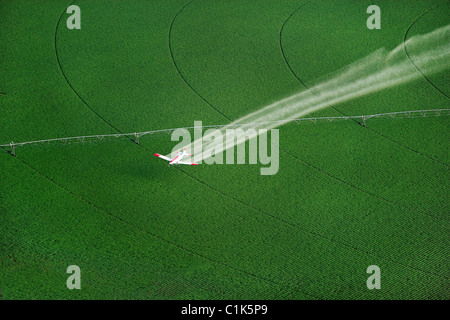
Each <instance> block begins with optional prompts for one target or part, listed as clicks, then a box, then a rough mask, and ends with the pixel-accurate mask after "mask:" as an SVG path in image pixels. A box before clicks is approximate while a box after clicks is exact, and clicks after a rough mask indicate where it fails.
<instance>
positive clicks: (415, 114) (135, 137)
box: [0, 109, 450, 155]
mask: <svg viewBox="0 0 450 320" xmlns="http://www.w3.org/2000/svg"><path fill="white" fill-rule="evenodd" d="M448 115H450V109H432V110H413V111H399V112H388V113H378V114H369V115H359V116H339V117H317V118H301V119H292V120H290V122H295V123H297V124H301V123H304V122H313V123H317V122H324V121H325V122H333V121H339V120H350V119H354V120H361V124H363V125H364V126H365V124H366V121H367V120H369V119H374V118H378V119H385V118H394V119H395V118H420V117H438V116H448ZM276 122H285V120H280V121H267V122H258V123H249V124H242V123H240V124H236V125H233V124H227V125H209V126H201V127H184V128H172V129H159V130H152V131H144V132H133V133H113V134H97V135H89V136H78V137H65V138H53V139H45V140H35V141H26V142H18V143H16V142H12V141H11V142H10V143H8V144H3V145H0V147H2V148H10V153H11V154H13V155H15V148H16V147H21V146H25V145H30V144H39V143H52V142H60V143H73V142H88V141H101V140H105V139H109V138H120V137H126V138H128V139H130V140H132V141H134V142H135V143H139V138H140V137H142V136H145V135H149V134H154V133H161V132H165V133H168V134H170V133H171V132H173V131H175V130H177V129H187V130H189V129H198V128H202V129H203V128H223V127H233V126H235V127H239V126H243V125H248V126H251V125H262V124H273V123H276Z"/></svg>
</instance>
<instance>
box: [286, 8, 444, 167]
mask: <svg viewBox="0 0 450 320" xmlns="http://www.w3.org/2000/svg"><path fill="white" fill-rule="evenodd" d="M310 2H311V1H309V2H307V3H304V4H302V5H301V6H300V7H298V8H297V9H295V10H294V11H293V12H292V13H291V14H290V15H289V16H288V17H287V18H286V20H285V21H284V23H283V25H282V26H281V29H280V33H279V39H280V49H281V54H282V56H283V60H284V62H285V63H286V66H287V67H288V69H289V71H290V72H291V73H292V75H293V76H294V77H295V78H296V79H297V81H298V82H299V83H300V84H301V85H302V86H303V87H305V89H307V90H311V88H310V87H309V86H307V85H306V83H305V82H304V81H303V80H302V79H300V77H299V76H298V75H297V74H296V73H295V72H294V70H293V69H292V67H291V65H290V63H289V61H288V60H287V58H286V54H285V52H284V48H283V43H282V35H283V30H284V27H285V25H286V24H287V22H288V21H289V20H290V18H291V17H292V16H293V15H294V14H295V13H296V12H297V11H299V10H300V9H301V8H303V7H304V6H305V5H306V4H308V3H310ZM422 16H423V15H422ZM405 39H406V34H405ZM405 50H406V47H405ZM408 57H409V56H408ZM410 60H411V59H410ZM411 62H412V61H411ZM418 70H419V69H418ZM419 72H420V70H419ZM427 80H428V79H427ZM430 83H431V82H430ZM433 86H434V85H433ZM438 90H439V89H438ZM329 107H330V108H332V109H333V110H335V111H336V112H338V113H340V114H341V115H343V116H348V115H347V114H345V113H344V112H342V111H340V110H339V109H337V108H336V107H335V106H332V105H329ZM351 120H352V121H353V122H354V123H356V124H358V125H360V126H362V127H365V128H367V129H368V130H370V131H371V132H373V133H375V134H377V135H378V136H380V137H382V138H384V139H387V140H389V141H391V142H392V143H394V144H397V145H398V146H400V147H402V148H404V149H406V150H409V151H412V152H414V153H416V154H418V155H420V156H423V157H425V158H427V159H429V160H431V161H433V162H436V163H439V164H441V165H444V166H447V167H450V165H448V164H447V163H445V162H443V161H441V160H439V159H438V158H437V157H435V156H431V155H428V154H426V153H423V152H421V151H418V150H416V149H414V148H412V147H410V146H408V145H405V144H403V143H401V142H400V141H398V140H395V139H393V138H391V137H388V136H386V135H384V134H382V133H381V132H379V131H377V130H375V129H373V128H369V127H368V126H363V125H362V124H361V123H360V122H359V121H357V120H356V119H351Z"/></svg>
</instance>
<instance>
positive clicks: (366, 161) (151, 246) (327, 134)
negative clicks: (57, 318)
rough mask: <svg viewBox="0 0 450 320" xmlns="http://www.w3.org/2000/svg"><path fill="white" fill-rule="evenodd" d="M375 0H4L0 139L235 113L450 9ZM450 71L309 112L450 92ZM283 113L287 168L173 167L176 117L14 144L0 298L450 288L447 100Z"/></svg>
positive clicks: (6, 177) (440, 295) (396, 294)
mask: <svg viewBox="0 0 450 320" xmlns="http://www.w3.org/2000/svg"><path fill="white" fill-rule="evenodd" d="M373 2H374V1H368V0H367V1H366V0H358V1H357V0H341V1H332V0H311V1H302V0H282V1H273V0H258V1H255V0H248V1H244V0H230V1H224V0H193V1H190V0H170V1H143V0H121V1H106V0H96V1H87V0H79V1H78V0H76V1H55V0H46V1H44V0H42V1H34V2H31V1H22V0H21V1H12V0H3V1H0V144H2V145H3V144H5V145H7V144H9V143H10V141H14V142H16V143H19V142H26V141H33V140H40V139H51V138H62V137H76V136H83V135H98V134H119V133H129V132H142V131H148V130H156V129H166V128H179V127H192V126H193V125H194V121H202V122H203V125H218V124H228V123H230V122H231V121H234V120H237V119H239V118H241V117H243V116H245V115H247V114H249V113H250V112H253V111H256V110H259V109H261V108H262V107H264V106H266V105H269V104H271V103H273V102H276V101H279V100H280V99H283V98H286V97H289V96H291V95H293V94H296V93H299V92H302V91H307V90H310V89H311V88H312V87H314V85H316V84H318V83H320V81H321V79H324V77H327V76H328V75H330V74H333V73H334V72H337V71H338V70H341V69H342V68H344V67H346V66H347V65H350V64H351V63H353V62H354V61H357V60H359V59H361V58H364V57H366V56H367V55H369V54H371V53H372V52H374V51H376V50H377V49H379V48H385V49H386V50H388V51H390V50H392V49H394V48H395V47H397V46H399V45H402V46H403V45H404V44H405V41H407V40H408V39H410V38H411V37H414V36H415V35H420V34H425V33H428V32H431V31H433V30H435V29H437V28H440V27H444V26H446V25H447V24H449V10H450V3H449V2H448V1H444V0H433V1H431V0H427V1H425V0H420V1H419V0H416V1H406V0H397V1H392V0H378V1H376V2H374V3H373ZM72 4H74V5H77V6H78V7H79V8H80V12H81V29H69V28H68V27H67V20H68V19H69V17H70V16H71V14H70V13H67V12H66V9H67V8H68V7H69V5H72ZM372 4H376V5H377V6H379V7H380V9H381V29H373V30H371V29H369V28H368V27H367V26H366V21H367V19H368V17H369V14H368V13H367V12H366V10H367V7H368V6H370V5H372ZM411 50H412V49H411ZM403 55H404V58H405V59H407V57H406V51H405V52H404V53H403ZM406 61H408V60H406ZM411 63H413V61H411ZM416 71H417V73H419V72H420V69H419V68H418V69H417V70H416ZM449 75H450V74H449V69H445V70H442V71H440V72H437V73H435V74H432V75H430V76H428V77H425V76H421V75H420V76H419V77H417V79H415V80H414V81H410V82H407V83H404V84H401V85H399V86H395V87H392V88H391V87H390V88H387V89H384V90H381V91H378V92H374V93H371V94H368V95H365V96H362V97H359V98H356V99H352V100H349V101H346V102H343V103H339V104H333V105H330V106H329V107H327V108H324V109H322V110H320V111H316V112H314V113H312V114H309V115H308V117H327V116H328V117H329V116H348V115H369V114H375V113H388V112H397V111H408V110H431V109H447V108H448V107H449V95H450V83H449V79H450V77H449ZM278 129H279V139H280V141H279V170H278V172H277V173H276V174H275V175H261V174H260V169H261V167H264V165H261V164H256V165H255V164H234V165H231V164H228V165H226V164H223V165H220V164H215V165H207V164H202V165H199V166H193V167H191V166H182V167H170V168H168V166H167V163H166V162H164V161H162V160H161V159H158V158H157V157H154V156H153V154H154V153H157V152H158V153H161V154H168V153H170V152H171V150H172V148H173V147H174V145H175V144H176V143H177V142H174V141H171V136H170V134H169V135H168V134H166V133H155V134H152V135H145V136H142V137H141V138H140V141H139V144H136V143H134V142H133V141H131V140H130V139H127V138H121V139H104V140H98V141H86V142H84V143H83V142H82V141H76V142H78V143H62V142H55V143H41V144H29V145H24V146H20V147H19V146H18V147H17V148H16V149H15V156H12V155H11V154H10V151H11V150H10V148H9V147H7V146H4V147H1V149H0V290H1V291H0V295H1V299H6V300H8V299H11V300H14V299H158V300H159V299H169V300H170V299H177V300H178V299H283V300H285V299H286V300H291V299H299V300H302V299H449V298H450V295H449V292H450V291H449V284H450V282H449V267H450V264H449V253H450V252H449V250H450V246H449V245H450V243H449V217H448V213H449V201H448V190H449V178H450V175H449V164H450V157H449V153H448V143H449V119H448V117H446V116H445V115H443V116H440V117H416V118H406V117H404V118H400V119H398V118H384V119H370V120H368V121H367V125H366V127H364V126H362V125H360V123H358V121H353V120H345V121H334V122H327V121H325V122H323V121H321V122H317V123H313V122H302V123H300V124H297V123H295V122H291V123H288V124H285V125H283V126H281V127H279V128H278ZM247 146H248V144H247ZM71 265H76V266H79V268H80V270H81V289H80V290H76V289H74V290H69V289H68V287H67V285H66V281H67V279H68V277H69V276H70V273H67V272H66V271H67V268H68V267H69V266H71ZM371 265H376V266H379V268H380V270H381V289H371V290H370V289H368V287H367V283H366V282H367V279H368V277H369V276H370V274H368V273H367V268H368V267H369V266H371Z"/></svg>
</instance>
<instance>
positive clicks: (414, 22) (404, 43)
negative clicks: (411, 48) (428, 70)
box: [403, 5, 450, 99]
mask: <svg viewBox="0 0 450 320" xmlns="http://www.w3.org/2000/svg"><path fill="white" fill-rule="evenodd" d="M440 6H441V5H437V6H435V7H433V8H431V9H429V10H428V11H426V12H424V13H422V14H421V15H420V16H419V17H418V18H417V19H416V20H414V21H413V23H411V24H410V25H409V27H408V29H407V30H406V32H405V35H404V37H403V48H404V49H405V53H406V56H407V57H408V59H409V61H411V63H412V64H413V66H414V67H415V68H416V69H417V71H419V72H420V74H421V75H422V77H423V78H424V79H425V80H427V82H428V83H429V84H431V85H432V86H433V88H435V89H436V90H437V91H438V92H439V93H441V94H442V95H444V96H445V97H446V98H447V99H450V97H449V96H448V95H447V94H446V93H445V92H443V91H442V90H441V89H439V88H438V87H437V86H436V85H435V84H434V83H433V82H431V80H430V79H428V77H427V76H426V75H425V74H424V73H423V72H422V70H420V68H419V67H418V66H417V65H416V64H415V63H414V61H413V60H412V59H411V57H410V55H409V53H408V50H407V48H406V39H407V37H408V33H409V30H411V28H412V27H413V26H414V25H415V24H416V22H417V21H419V20H420V19H422V18H423V17H424V16H425V15H427V14H428V13H430V12H431V11H433V10H434V9H437V8H439V7H440Z"/></svg>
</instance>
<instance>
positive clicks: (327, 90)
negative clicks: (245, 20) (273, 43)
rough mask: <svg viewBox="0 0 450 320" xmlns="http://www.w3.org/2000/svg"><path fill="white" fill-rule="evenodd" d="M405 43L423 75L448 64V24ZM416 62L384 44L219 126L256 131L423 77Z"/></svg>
mask: <svg viewBox="0 0 450 320" xmlns="http://www.w3.org/2000/svg"><path fill="white" fill-rule="evenodd" d="M405 45H406V48H407V49H408V53H409V56H410V58H411V60H412V61H413V62H414V64H415V65H416V66H418V67H419V68H420V71H421V72H422V73H423V74H426V75H430V74H433V73H436V72H439V71H442V70H445V69H447V68H449V67H450V25H447V26H445V27H441V28H438V29H436V30H434V31H432V32H430V33H427V34H423V35H417V36H414V37H411V38H410V39H409V40H407V41H406V43H405ZM414 64H412V63H411V61H410V60H409V59H408V57H407V55H406V54H405V52H404V48H403V43H402V44H401V45H399V46H398V47H396V48H395V49H393V50H392V51H390V52H389V51H387V50H386V49H384V48H383V49H379V50H377V51H375V52H373V53H371V54H370V55H368V56H366V57H365V58H363V59H360V60H358V61H356V62H354V63H352V64H350V65H348V66H347V67H345V68H343V69H341V70H339V71H337V72H335V73H333V74H332V75H331V76H329V77H328V79H327V80H324V81H322V82H320V83H319V84H317V85H315V86H313V87H311V88H310V89H309V90H305V91H302V92H300V93H298V94H295V95H293V96H290V97H288V98H285V99H282V100H280V101H277V102H275V103H272V104H270V105H268V106H266V107H263V108H262V109H260V110H258V111H255V112H253V113H250V114H248V115H246V116H244V117H242V118H240V119H238V120H236V121H233V122H232V123H230V124H228V125H227V126H224V127H221V128H220V129H217V130H220V132H221V133H222V135H223V136H224V137H225V136H226V134H225V132H226V130H227V129H242V131H239V132H246V130H247V129H250V128H253V129H255V131H256V132H259V130H260V129H267V130H270V129H273V128H276V127H279V126H281V125H283V124H286V123H288V122H290V121H292V120H294V119H298V118H300V117H303V116H305V115H307V114H309V113H312V112H314V111H318V110H320V109H323V108H326V107H329V106H330V105H336V104H339V103H342V102H345V101H349V100H351V99H355V98H358V97H361V96H364V95H367V94H370V93H373V92H377V91H380V90H383V89H386V88H391V87H394V86H397V85H400V84H404V83H407V82H409V81H412V80H415V79H417V78H420V77H422V75H421V73H420V72H419V71H418V70H417V69H416V67H415V66H414ZM250 124H251V125H250ZM211 137H212V134H210V135H208V134H206V135H204V136H203V139H204V140H205V141H208V140H209V139H211ZM251 138H253V137H251ZM248 139H249V136H248V135H244V134H242V135H241V136H238V137H237V140H235V139H234V138H233V140H232V141H227V140H226V139H224V141H223V142H222V141H219V142H217V143H215V142H212V143H210V144H208V145H205V144H203V146H202V147H198V146H199V145H200V144H199V141H193V142H192V143H191V144H189V145H188V146H186V148H187V150H191V153H192V154H193V155H194V161H196V162H200V161H202V160H204V159H206V158H207V157H211V156H213V155H215V154H218V153H220V152H222V151H225V150H226V149H229V148H234V147H235V146H236V145H239V144H241V143H244V142H245V141H246V140H248ZM212 140H214V139H212Z"/></svg>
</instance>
